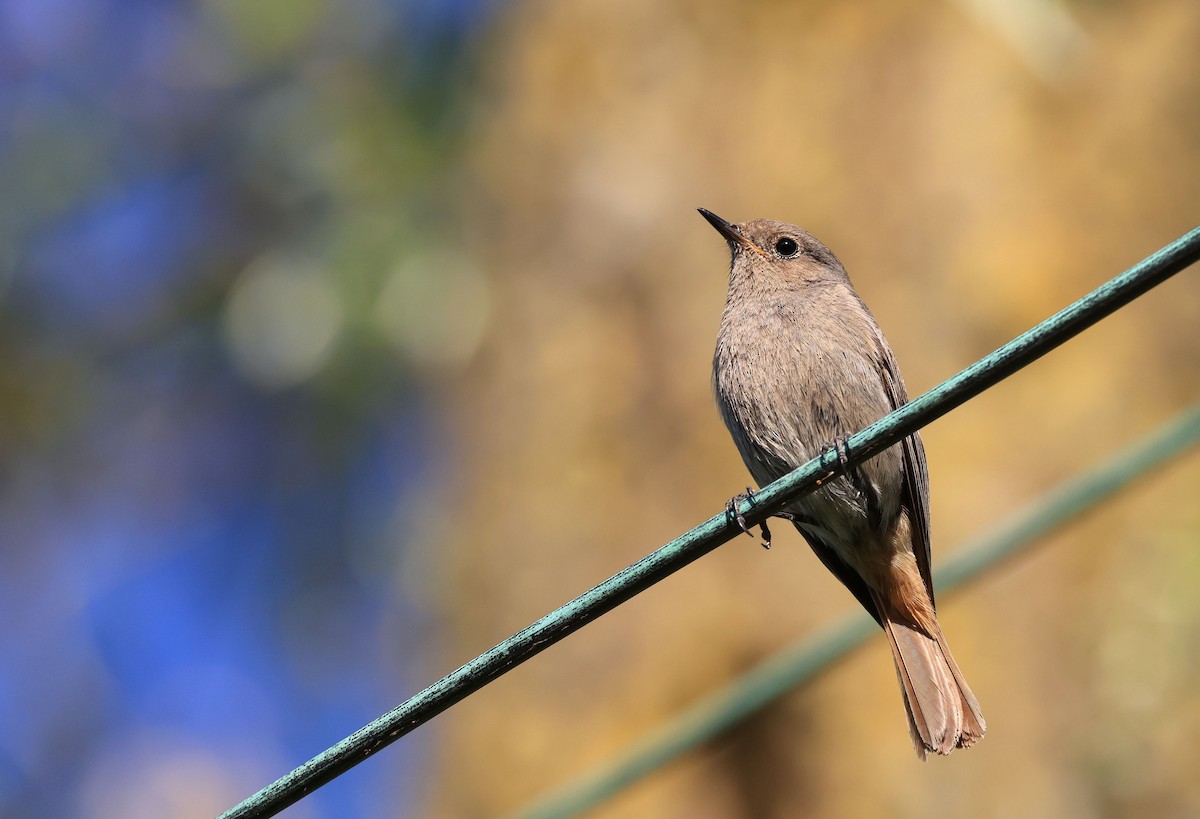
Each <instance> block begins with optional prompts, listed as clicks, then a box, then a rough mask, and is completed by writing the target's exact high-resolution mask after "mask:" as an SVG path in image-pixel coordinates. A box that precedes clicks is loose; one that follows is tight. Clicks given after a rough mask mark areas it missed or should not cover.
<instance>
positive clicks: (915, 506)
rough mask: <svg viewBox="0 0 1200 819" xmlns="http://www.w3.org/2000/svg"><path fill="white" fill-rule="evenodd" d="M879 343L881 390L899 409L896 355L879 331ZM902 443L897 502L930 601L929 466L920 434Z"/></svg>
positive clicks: (903, 399)
mask: <svg viewBox="0 0 1200 819" xmlns="http://www.w3.org/2000/svg"><path fill="white" fill-rule="evenodd" d="M878 347H879V358H880V367H879V370H880V376H881V378H882V380H883V388H884V391H885V392H886V393H887V396H888V400H889V401H890V402H891V405H892V409H899V408H900V407H902V406H904V405H905V404H907V403H908V392H907V391H906V390H905V389H904V379H903V378H901V377H900V368H899V366H897V364H896V357H895V356H894V355H892V351H891V349H889V347H888V345H887V342H886V341H884V339H883V334H882V333H880V334H879V335H878ZM901 446H902V448H903V451H904V488H903V489H902V490H901V495H900V503H901V505H902V506H903V507H904V508H905V509H907V510H908V514H909V516H910V518H911V521H912V532H913V544H912V546H913V554H914V555H915V556H916V558H917V568H919V569H920V570H921V577H922V579H924V581H925V588H926V590H927V591H928V592H929V599H930V601H933V570H932V565H931V564H932V559H931V557H930V546H929V467H928V466H927V465H926V463H925V445H924V444H923V443H921V436H920V435H919V434H918V433H916V432H914V433H913V434H912V435H909V436H908V437H907V438H905V439H904V441H902V442H901Z"/></svg>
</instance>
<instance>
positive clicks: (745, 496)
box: [725, 486, 771, 549]
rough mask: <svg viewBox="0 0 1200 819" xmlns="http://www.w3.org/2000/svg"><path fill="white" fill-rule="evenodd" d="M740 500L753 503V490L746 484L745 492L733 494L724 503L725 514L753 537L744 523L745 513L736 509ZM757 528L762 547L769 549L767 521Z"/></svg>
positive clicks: (769, 540) (769, 538)
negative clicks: (760, 536)
mask: <svg viewBox="0 0 1200 819" xmlns="http://www.w3.org/2000/svg"><path fill="white" fill-rule="evenodd" d="M742 501H750V503H751V504H753V503H754V490H753V489H751V488H750V487H748V486H747V487H746V491H745V492H742V493H741V494H738V495H734V496H733V497H732V498H730V499H729V502H728V503H726V504H725V515H726V517H727V518H728V519H729V520H731V521H733V522H735V523H737V525H738V527H739V528H741V530H742V531H743V532H745V533H746V534H747V535H749V536H750V537H754V533H753V532H751V531H750V527H748V526H747V525H746V517H745V515H743V514H742V513H741V512H739V511H738V507H739V506H741V505H742ZM758 528H759V529H761V530H762V537H763V548H764V549H770V548H771V530H770V529H769V528H767V522H766V521H765V520H764V521H763V522H762V523H760V524H759V525H758Z"/></svg>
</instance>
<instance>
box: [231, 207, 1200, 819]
mask: <svg viewBox="0 0 1200 819" xmlns="http://www.w3.org/2000/svg"><path fill="white" fill-rule="evenodd" d="M1198 258H1200V228H1196V229H1194V230H1192V231H1191V232H1190V233H1188V234H1186V235H1185V236H1182V237H1180V238H1179V239H1176V240H1175V241H1174V242H1172V243H1171V244H1169V245H1167V246H1166V247H1164V248H1162V249H1161V250H1159V251H1158V252H1156V253H1154V254H1153V255H1152V256H1149V257H1147V258H1146V259H1144V260H1142V261H1141V262H1139V263H1138V264H1136V265H1134V266H1133V267H1131V268H1130V269H1129V270H1127V271H1125V272H1124V273H1122V274H1121V275H1120V276H1117V277H1116V278H1114V279H1112V280H1111V281H1109V282H1107V283H1106V284H1104V285H1102V286H1101V287H1099V288H1097V289H1096V290H1094V291H1092V292H1091V293H1089V294H1088V295H1086V296H1084V297H1083V298H1082V299H1080V300H1079V301H1077V302H1075V303H1074V304H1072V305H1070V306H1069V307H1067V308H1065V309H1063V310H1061V311H1059V312H1058V313H1056V314H1055V315H1053V316H1051V317H1050V318H1048V319H1046V320H1045V321H1043V322H1042V323H1041V324H1038V325H1037V326H1036V327H1034V328H1033V329H1031V330H1029V331H1027V332H1025V333H1024V334H1022V335H1021V336H1018V337H1017V338H1016V339H1014V340H1013V341H1010V342H1009V343H1008V344H1005V345H1004V346H1003V347H1001V348H1000V349H999V350H997V351H996V352H994V353H992V354H991V355H989V356H987V357H985V358H983V359H981V360H980V361H978V362H976V363H975V364H973V365H971V366H970V367H968V368H967V369H965V370H963V371H962V372H961V373H959V374H958V375H956V376H954V377H953V378H951V379H949V380H948V381H946V382H944V383H942V384H941V385H940V386H938V387H935V388H934V389H932V390H930V391H929V392H927V393H925V394H924V395H922V396H921V397H919V398H917V399H915V400H913V401H911V402H909V403H908V404H906V405H905V406H903V407H901V408H900V409H898V410H897V411H895V412H893V413H891V414H889V415H887V416H886V417H884V418H882V419H880V420H879V421H876V422H875V423H874V424H872V425H871V426H869V427H867V428H866V429H864V430H863V431H861V432H858V433H855V434H854V435H852V436H850V437H849V438H848V439H847V440H846V442H845V444H846V449H847V456H846V460H845V462H843V463H839V456H838V453H837V452H836V451H835V450H834V449H833V448H830V449H829V450H828V451H826V452H824V453H822V454H821V456H820V457H818V458H814V459H813V460H812V461H809V462H808V463H807V464H805V465H803V466H801V467H799V468H797V469H796V470H794V471H793V472H791V473H789V474H788V475H785V476H784V477H782V478H780V479H779V480H777V481H775V482H774V483H772V484H770V485H768V486H766V487H764V488H763V489H762V490H761V491H759V492H757V493H756V494H755V496H754V500H753V501H746V502H743V503H742V504H741V506H740V508H739V509H738V511H739V512H740V513H741V514H742V516H743V517H744V519H745V520H746V523H747V525H749V526H753V525H756V524H758V523H761V522H762V521H763V520H766V519H767V518H768V517H770V516H771V515H772V514H773V513H774V512H776V511H777V510H778V509H780V508H781V507H782V506H783V505H784V504H785V503H787V502H788V501H790V500H793V499H795V498H797V497H799V496H801V495H803V494H805V493H807V492H811V491H812V490H813V489H815V488H816V487H817V486H818V484H819V483H820V482H821V481H822V480H825V479H826V478H828V477H831V476H832V475H835V474H838V473H840V472H842V471H843V470H845V469H849V468H852V467H854V466H856V465H857V464H860V463H862V462H863V461H865V460H868V459H869V458H871V457H872V456H874V455H877V454H878V453H880V452H882V451H883V450H885V449H887V448H888V447H890V446H892V445H893V444H895V443H897V442H898V441H900V440H901V439H903V438H904V437H905V436H907V435H911V434H912V433H913V432H915V431H917V430H918V429H920V428H921V427H922V426H924V425H925V424H928V423H929V422H931V421H933V420H934V419H936V418H940V417H941V416H943V415H945V414H946V413H947V412H950V410H952V409H954V408H955V407H957V406H959V405H961V404H962V403H963V402H965V401H967V400H969V399H971V398H973V397H974V396H976V395H978V394H979V393H980V392H983V391H984V390H985V389H987V388H988V387H990V386H992V385H993V384H996V383H997V382H999V381H1001V380H1003V379H1004V378H1006V377H1008V376H1009V375H1011V374H1012V373H1014V372H1016V371H1017V370H1019V369H1021V368H1022V367H1024V366H1026V365H1027V364H1029V363H1031V362H1032V361H1035V360H1036V359H1038V358H1040V357H1041V356H1043V355H1045V354H1046V353H1048V352H1049V351H1050V350H1053V349H1054V348H1055V347H1058V346H1059V345H1060V344H1062V343H1064V342H1065V341H1067V340H1068V339H1070V338H1073V337H1074V336H1076V335H1077V334H1079V333H1080V332H1082V331H1083V330H1085V329H1087V328H1088V327H1090V326H1091V325H1093V324H1095V323H1096V322H1098V321H1100V320H1101V319H1103V318H1104V317H1106V316H1108V315H1110V314H1112V313H1113V312H1114V311H1116V310H1118V309H1120V308H1121V307H1124V306H1125V305H1126V304H1128V303H1129V302H1131V301H1133V300H1134V299H1135V298H1137V297H1138V296H1140V295H1142V294H1143V293H1145V292H1146V291H1148V290H1150V289H1151V288H1152V287H1154V286H1155V285H1157V284H1160V283H1162V282H1163V281H1165V280H1166V279H1168V278H1170V277H1171V276H1173V275H1175V274H1176V273H1178V272H1179V271H1180V270H1183V269H1184V268H1185V267H1187V266H1188V265H1190V264H1192V263H1193V262H1195V261H1196V260H1197V259H1198ZM739 534H741V529H739V528H738V526H737V524H736V523H734V522H733V521H731V520H730V519H729V516H727V515H726V514H724V513H722V514H719V515H716V516H714V517H712V518H709V519H708V520H707V521H705V522H704V523H702V524H700V525H699V526H697V527H695V528H694V529H692V530H691V531H689V532H687V533H685V534H683V535H680V536H679V537H677V538H675V539H674V540H672V541H671V542H670V543H668V544H666V545H665V546H662V547H661V548H659V549H658V550H657V551H654V552H652V553H651V554H649V555H647V556H646V557H644V558H642V559H641V560H639V561H638V562H637V563H634V564H633V565H631V566H628V567H627V568H625V569H623V570H622V571H620V572H618V573H617V574H615V575H613V576H612V577H610V578H609V579H608V580H605V581H604V582H603V583H600V584H599V585H597V586H595V587H593V588H592V589H590V590H588V591H587V592H585V593H583V594H582V595H580V596H579V597H577V598H575V599H574V600H572V601H570V602H569V603H566V604H565V605H563V606H560V607H559V608H557V609H555V610H554V611H552V612H551V613H549V614H547V615H546V616H544V617H542V618H541V619H540V620H538V621H536V622H535V623H533V624H532V625H530V626H527V627H526V628H524V629H522V630H521V631H519V632H517V633H516V634H514V635H513V636H512V637H509V638H508V639H507V640H504V641H503V642H501V643H498V644H497V645H495V646H493V647H492V648H490V649H488V650H487V651H485V652H484V653H483V654H480V655H479V656H478V657H476V658H475V659H473V660H471V661H470V662H468V663H467V664H465V665H463V666H461V667H460V668H459V669H457V670H456V671H454V672H452V673H450V674H448V675H446V676H445V677H443V678H442V679H440V680H438V681H437V682H436V683H434V684H433V685H431V686H429V687H428V688H426V689H425V690H424V691H421V692H420V693H418V694H416V695H415V696H413V697H411V698H410V699H408V700H406V701H405V702H403V703H401V704H400V705H398V706H396V707H395V708H393V709H392V710H391V711H389V712H388V713H386V714H384V715H383V716H382V717H379V718H378V719H376V720H375V721H374V722H372V723H370V724H369V725H367V726H365V727H363V728H360V729H359V730H358V731H356V732H354V733H353V734H351V735H350V736H348V737H346V738H345V739H344V740H342V741H341V742H339V743H337V744H336V745H334V746H333V747H331V748H329V749H327V750H326V751H324V752H323V753H321V754H318V755H317V756H315V757H313V758H312V759H310V760H309V761H308V762H306V763H304V764H303V765H301V766H300V767H299V768H296V769H295V770H294V771H292V772H291V773H289V774H287V775H286V776H283V777H281V778H280V779H278V780H276V781H275V782H273V783H272V784H270V785H268V786H267V787H265V788H263V789H262V790H260V791H259V792H258V793H256V794H254V795H253V796H251V797H249V798H247V799H246V800H244V801H243V802H241V803H240V804H238V805H236V806H234V807H232V808H230V809H229V810H228V811H226V812H225V813H223V814H221V817H220V819H247V818H248V817H266V816H274V815H276V814H277V813H279V812H280V811H281V810H283V809H284V808H286V807H287V806H288V805H291V804H293V803H295V802H296V801H298V800H300V799H302V798H303V797H304V796H305V795H307V794H309V793H311V792H312V791H313V790H315V789H316V788H319V787H321V786H322V785H324V784H326V783H327V782H329V781H330V780H332V779H334V778H335V777H337V776H340V775H341V774H343V773H345V772H346V771H347V770H349V769H350V768H352V767H354V766H355V765H357V764H358V763H360V762H362V761H363V760H365V759H366V758H367V757H369V756H371V755H372V754H374V753H376V752H378V751H379V750H381V749H382V748H384V747H386V746H388V745H390V744H391V743H392V742H395V741H396V740H397V739H399V738H400V737H402V736H404V735H405V734H407V733H408V732H409V731H412V730H413V729H415V728H416V727H418V726H420V725H422V724H424V723H425V722H428V721H429V720H430V719H432V718H433V717H435V716H437V715H438V714H440V713H441V712H442V711H445V710H446V709H447V708H449V707H450V706H452V705H454V704H455V703H456V702H459V701H460V700H462V699H463V698H464V697H467V696H469V695H470V694H473V693H474V692H475V691H478V690H479V689H480V688H482V687H483V686H485V685H487V684H488V683H490V682H491V681H492V680H494V679H496V678H497V677H499V676H501V675H502V674H505V673H507V672H508V671H509V670H510V669H512V668H513V667H514V666H517V665H519V664H521V663H523V662H525V661H526V660H528V659H529V658H531V657H533V656H534V655H536V654H538V653H540V652H541V651H543V650H545V649H546V648H548V647H549V646H551V645H553V644H554V643H556V642H558V641H559V640H561V639H563V638H564V637H566V636H567V635H569V634H572V633H574V632H575V631H577V630H578V629H580V628H582V627H583V626H585V625H587V624H588V623H590V622H592V621H593V620H595V619H596V618H597V617H600V616H601V615H603V614H605V613H607V612H609V611H611V610H612V609H614V608H615V607H617V606H619V605H620V604H622V603H624V602H625V601H627V600H629V599H630V598H632V597H634V596H635V595H637V594H639V593H641V592H643V591H645V590H646V589H648V588H650V587H651V586H653V585H654V584H655V583H657V582H658V581H660V580H662V579H663V578H665V577H667V576H669V575H671V574H673V573H674V572H677V571H679V570H680V569H682V568H683V567H684V566H686V565H688V564H689V563H691V562H692V561H694V560H697V559H699V558H701V557H703V556H704V555H706V554H708V553H709V552H711V551H712V550H713V549H715V548H717V547H718V546H720V545H721V544H723V543H726V542H727V541H729V540H732V539H733V538H734V537H736V536H738V535H739Z"/></svg>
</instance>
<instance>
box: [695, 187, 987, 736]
mask: <svg viewBox="0 0 1200 819" xmlns="http://www.w3.org/2000/svg"><path fill="white" fill-rule="evenodd" d="M700 213H701V214H702V215H703V216H704V218H705V219H707V220H708V221H709V222H710V223H711V224H712V226H713V227H714V228H716V229H717V232H719V233H720V234H721V235H722V236H724V237H725V239H726V241H728V242H729V249H730V252H731V254H732V263H731V265H730V270H729V295H728V298H727V300H726V303H725V310H724V312H723V313H722V315H721V329H720V331H719V333H718V335H717V349H716V353H715V355H714V357H713V388H714V390H715V392H716V398H717V404H718V406H719V407H720V410H721V417H722V418H723V419H724V421H725V425H726V426H727V427H728V428H729V432H730V434H731V435H732V436H733V440H734V443H735V444H736V445H737V448H738V450H739V451H740V452H741V454H742V459H743V460H744V461H745V462H746V466H747V468H749V470H750V473H751V474H752V475H753V476H754V480H755V481H757V482H758V484H759V486H765V485H766V484H768V483H770V482H771V481H774V480H775V479H777V478H779V477H781V476H783V475H784V474H786V473H788V472H790V471H791V470H793V469H795V468H796V467H798V466H800V465H802V464H804V463H807V462H808V461H809V460H811V459H812V458H814V457H816V456H817V455H819V454H820V453H821V451H823V450H825V449H828V448H829V447H830V445H836V446H838V448H839V452H842V451H843V446H844V440H845V438H846V436H849V435H851V434H853V433H855V432H858V431H859V430H861V429H863V428H864V427H866V426H868V425H870V424H871V423H873V422H875V421H877V420H879V419H880V418H882V417H883V416H884V415H886V414H887V413H889V412H891V411H892V410H894V409H896V408H897V407H899V406H901V405H902V404H904V403H906V402H907V401H908V395H907V393H906V392H905V389H904V381H903V380H902V379H901V377H900V370H899V368H898V367H897V366H896V359H895V357H894V356H893V355H892V351H891V348H890V347H888V343H887V341H886V340H885V339H884V337H883V332H882V331H881V330H880V329H879V325H878V324H876V323H875V318H874V317H873V316H872V315H871V312H870V311H869V310H868V309H867V306H866V305H865V304H863V302H862V300H861V299H860V298H859V297H858V294H857V293H855V292H854V289H853V287H851V285H850V279H849V277H848V276H847V275H846V270H845V268H843V267H842V263H841V262H840V261H838V259H837V257H836V256H834V255H833V253H832V252H831V251H830V250H829V248H827V247H825V245H823V244H821V243H820V242H819V241H817V240H816V239H815V238H813V237H812V236H811V235H809V234H808V233H806V232H805V231H803V230H801V229H800V228H798V227H795V226H794V225H789V224H785V223H783V222H775V221H771V220H767V219H757V220H755V221H753V222H746V223H744V224H740V225H734V224H730V223H729V222H726V221H725V220H724V219H722V218H720V217H719V216H717V215H715V214H713V213H711V212H709V211H707V210H704V209H703V208H701V209H700ZM779 516H780V517H783V518H787V519H788V520H791V521H792V522H793V523H794V524H795V526H796V528H797V529H799V530H800V533H801V534H802V535H803V536H804V538H805V540H807V541H808V543H809V545H810V546H811V547H812V550H813V551H814V552H816V555H817V557H818V558H820V559H821V562H822V563H824V564H825V566H826V567H827V568H828V569H829V570H830V571H831V572H833V574H834V576H835V577H837V579H838V580H840V581H842V583H843V584H845V586H846V587H847V588H848V589H850V591H851V592H852V593H853V594H854V596H855V597H857V598H858V601H859V602H860V603H862V605H863V606H865V607H866V609H867V611H869V612H870V613H871V615H872V616H873V617H874V618H875V619H876V620H877V621H878V622H879V624H880V625H881V626H882V627H883V630H884V631H885V632H886V633H887V637H888V641H889V642H890V643H891V647H892V657H893V659H895V661H896V673H897V676H898V677H899V678H900V685H901V689H902V691H903V694H904V707H905V708H906V709H907V711H908V726H909V732H910V734H911V735H912V740H913V744H914V746H915V747H916V749H917V754H918V755H919V756H920V757H921V758H922V759H924V758H925V756H926V754H928V753H930V752H932V753H936V754H949V753H950V752H951V751H953V750H954V749H955V748H967V747H970V746H971V745H973V744H974V743H975V742H977V741H978V740H979V739H980V738H981V737H982V736H983V734H984V731H985V730H986V727H987V726H986V725H985V723H984V720H983V714H981V713H980V710H979V702H978V700H976V699H975V695H974V694H972V693H971V689H970V688H969V687H968V686H967V681H966V680H965V679H964V678H963V675H962V672H961V671H960V670H959V668H958V664H957V663H956V662H955V661H954V656H953V655H952V654H951V653H950V648H949V647H948V646H947V645H946V638H945V636H944V635H943V634H942V629H941V626H939V625H938V620H937V614H936V612H935V609H934V602H933V582H932V578H931V575H930V557H929V475H928V470H927V468H926V465H925V449H924V447H923V445H922V444H921V439H920V437H919V436H918V435H916V434H913V435H910V436H909V437H907V438H905V439H904V441H902V442H901V443H899V444H896V445H895V446H893V447H891V448H889V449H887V450H885V451H884V452H882V453H881V454H879V455H877V456H876V457H874V458H872V459H871V460H869V461H867V462H865V463H863V464H861V465H860V466H858V467H856V468H854V469H851V470H849V474H847V475H842V476H839V477H837V478H835V479H833V480H830V481H828V482H826V483H824V484H823V485H822V486H821V487H819V488H818V489H817V490H816V491H815V492H812V493H811V494H809V495H806V496H804V497H802V498H800V499H798V500H796V501H793V502H792V503H790V504H789V505H787V506H786V507H784V509H783V510H782V511H781V512H780V513H779ZM743 528H744V525H743ZM768 537H769V536H768Z"/></svg>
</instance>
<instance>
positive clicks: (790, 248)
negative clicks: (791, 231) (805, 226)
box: [775, 236, 800, 258]
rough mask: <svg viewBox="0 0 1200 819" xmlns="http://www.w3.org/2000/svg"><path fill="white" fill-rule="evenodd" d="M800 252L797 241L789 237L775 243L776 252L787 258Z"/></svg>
mask: <svg viewBox="0 0 1200 819" xmlns="http://www.w3.org/2000/svg"><path fill="white" fill-rule="evenodd" d="M799 250H800V245H798V244H796V240H795V239H793V238H791V237H789V236H784V237H783V238H782V239H780V240H779V241H778V242H776V243H775V252H776V253H778V254H779V255H780V256H783V257H785V258H786V257H789V256H795V255H796V253H797V252H798V251H799Z"/></svg>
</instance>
